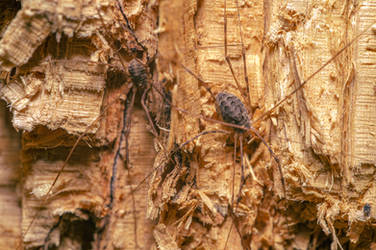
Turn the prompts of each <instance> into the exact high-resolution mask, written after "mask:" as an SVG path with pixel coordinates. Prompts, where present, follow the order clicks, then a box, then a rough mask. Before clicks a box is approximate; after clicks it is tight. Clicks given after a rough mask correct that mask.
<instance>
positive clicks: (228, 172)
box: [0, 0, 376, 249]
mask: <svg viewBox="0 0 376 250" xmlns="http://www.w3.org/2000/svg"><path fill="white" fill-rule="evenodd" d="M122 4H123V5H124V6H125V8H124V9H125V13H126V14H127V16H128V18H129V20H130V23H131V25H132V26H133V27H134V28H135V33H136V36H137V38H138V40H139V41H140V42H142V44H144V45H145V47H146V48H147V50H148V52H149V57H150V58H152V57H153V56H154V55H155V54H156V50H157V43H156V34H158V35H159V42H158V57H157V58H158V60H157V68H158V74H159V75H158V78H159V81H160V82H163V83H167V87H169V88H170V90H171V93H172V103H173V106H172V107H171V123H170V128H169V137H168V140H167V143H166V145H164V146H162V147H159V149H162V150H161V151H160V152H159V153H158V155H157V156H156V157H155V156H154V140H153V137H152V136H151V134H150V130H149V128H148V125H147V124H148V122H147V119H146V118H145V113H144V112H143V111H142V108H141V106H140V104H139V99H140V96H139V94H137V95H136V99H137V100H136V103H137V104H136V106H135V107H134V109H133V114H132V124H131V130H130V137H129V143H130V145H129V155H130V159H129V162H125V158H126V157H125V155H126V152H125V148H124V143H123V144H122V145H120V151H119V152H120V155H121V156H122V157H120V158H119V160H118V164H117V171H118V172H117V173H116V178H115V179H116V181H115V182H114V183H115V189H114V190H115V191H114V192H113V193H112V195H113V197H114V201H113V203H112V204H110V195H111V191H110V182H111V176H112V175H113V172H112V171H113V169H114V168H113V165H114V164H113V163H114V161H115V157H116V152H117V150H118V148H119V140H120V138H121V130H122V127H123V124H122V123H123V121H122V116H123V109H124V103H125V102H126V101H127V98H129V96H130V95H128V94H129V93H132V92H131V91H132V90H131V89H130V86H131V80H130V78H129V76H128V72H127V69H126V68H123V65H122V64H124V66H125V67H127V65H128V63H129V61H131V59H133V58H135V57H136V54H135V51H134V50H133V51H132V50H131V49H130V48H133V49H134V48H136V47H137V43H136V42H135V40H134V37H133V36H132V34H131V32H130V31H129V30H128V29H127V28H126V27H125V25H126V24H125V20H124V19H123V18H122V17H121V13H120V12H119V10H118V7H117V2H116V1H100V2H99V3H96V1H81V2H79V3H77V2H71V1H49V2H46V1H24V2H23V6H22V9H21V10H20V11H19V12H18V14H17V16H16V17H15V18H14V19H13V21H12V22H11V24H10V25H9V26H8V31H6V32H5V33H3V32H2V33H1V34H2V37H1V38H2V39H1V40H0V67H1V70H2V71H4V72H10V71H11V70H12V69H15V70H13V71H12V74H9V75H7V74H2V76H3V75H6V77H5V78H4V79H5V80H6V81H5V82H4V84H2V86H1V89H0V92H1V97H2V98H3V99H5V100H7V102H8V105H9V106H10V107H11V108H12V112H13V126H15V127H16V128H17V129H22V130H26V131H28V132H25V133H23V139H22V166H23V168H22V173H23V174H22V175H23V177H22V181H21V183H22V185H23V189H22V190H23V191H22V208H21V209H22V223H21V225H22V226H20V225H18V224H17V223H13V225H14V226H13V227H14V228H13V229H11V230H12V231H13V232H14V234H12V235H13V237H21V236H19V235H21V234H20V233H19V231H21V229H20V227H21V228H22V231H23V236H22V241H23V243H24V247H25V248H31V247H40V246H43V245H45V246H50V247H52V246H53V245H55V246H57V247H59V248H61V249H66V248H76V249H80V248H89V246H91V248H100V249H103V248H106V249H112V248H119V249H135V248H144V249H149V248H152V247H159V248H160V249H178V248H194V249H195V248H202V249H223V248H224V247H225V245H227V249H247V248H250V249H258V248H267V247H272V248H277V249H285V248H288V247H289V248H292V247H295V248H300V249H307V248H309V247H311V248H319V247H320V248H327V247H328V246H329V245H330V246H331V247H332V248H333V249H336V248H338V247H339V246H341V247H344V248H357V247H361V246H362V247H364V246H365V247H366V248H371V247H372V246H374V244H375V243H374V242H375V239H373V238H372V237H373V234H374V227H373V226H372V223H373V222H374V220H375V216H376V215H375V212H374V207H375V205H376V203H375V202H374V200H375V197H374V193H375V190H374V181H373V179H374V175H375V171H374V169H375V165H376V158H375V153H374V152H376V140H375V138H374V135H375V134H376V131H375V130H376V128H375V126H373V124H374V123H375V119H376V108H375V107H376V103H375V102H376V95H375V86H374V82H375V77H376V76H375V74H374V67H375V62H376V55H375V47H376V44H375V43H376V38H375V32H374V31H371V30H370V31H368V32H367V33H366V34H365V35H363V36H361V37H360V39H359V40H357V41H356V42H355V44H354V45H353V46H351V47H349V48H348V49H346V50H345V51H344V52H343V53H342V54H341V55H340V56H339V57H338V58H336V59H335V60H334V61H333V62H331V63H330V64H329V65H328V66H327V67H325V68H324V69H323V70H322V71H320V72H319V73H318V74H317V75H316V76H315V77H314V78H313V79H311V80H310V81H309V82H308V83H307V84H306V86H305V87H304V88H303V90H302V91H298V92H297V93H296V94H294V95H293V97H292V98H291V99H289V100H288V101H286V102H285V103H284V104H283V105H281V107H280V108H278V109H277V110H276V111H275V112H274V113H273V114H272V115H270V116H267V117H266V119H264V120H262V121H259V122H253V126H254V127H255V128H256V129H257V130H258V131H260V133H261V134H262V135H263V137H264V138H265V140H267V141H268V143H269V144H270V145H271V147H272V149H273V151H274V152H275V154H276V155H277V157H278V159H279V161H280V163H281V166H282V169H283V175H284V179H285V182H286V189H287V197H284V192H283V187H282V183H281V181H280V174H279V172H278V168H277V165H276V162H275V161H274V160H273V158H272V157H271V155H270V154H269V152H268V150H267V149H266V147H265V146H264V145H263V144H262V143H260V140H259V139H257V137H255V136H254V135H253V136H251V135H249V136H248V139H250V138H251V137H252V138H253V137H254V139H253V141H252V142H251V143H250V144H246V145H245V146H244V148H245V150H244V155H245V158H246V161H245V162H247V161H249V162H250V165H252V167H251V166H250V165H248V164H245V167H246V172H245V174H247V175H249V177H248V178H247V181H246V183H245V185H244V186H243V187H242V192H241V194H240V197H241V199H240V201H239V203H238V204H236V209H235V208H234V207H235V205H234V200H236V198H237V196H238V193H239V187H240V181H241V168H240V153H239V148H238V149H237V150H238V154H237V160H236V162H235V163H234V159H233V154H234V145H235V144H234V139H233V135H234V133H233V129H232V128H230V127H228V126H226V125H223V124H220V123H216V122H209V121H208V120H207V119H206V118H212V119H218V120H219V119H220V117H219V116H218V114H217V112H216V110H215V103H214V100H213V99H212V97H211V95H210V94H209V93H208V92H207V91H206V90H205V88H203V87H202V85H201V84H200V83H199V82H198V80H197V79H195V77H194V76H192V75H191V74H189V73H188V72H187V71H186V70H184V68H183V67H182V65H184V66H185V67H187V68H188V69H190V70H191V71H192V72H194V73H196V74H197V75H198V76H199V77H201V78H202V79H204V80H205V81H207V84H208V85H209V86H210V88H211V90H212V92H213V93H214V94H216V93H218V92H221V91H227V92H229V93H232V94H235V95H236V96H238V97H239V98H240V99H241V100H242V101H243V103H244V104H245V105H246V107H247V109H248V111H249V112H250V116H251V118H252V121H256V120H257V119H258V118H259V117H260V116H261V115H262V114H263V113H264V112H265V111H266V110H268V109H269V108H271V107H273V106H274V104H275V103H277V102H278V101H279V100H281V99H282V98H284V97H285V96H286V95H287V94H288V93H290V92H291V91H292V90H293V89H294V88H296V87H297V86H298V85H299V84H301V83H302V82H303V80H304V79H307V77H309V76H310V75H311V74H312V73H313V72H314V71H315V70H316V69H318V68H319V67H320V66H322V65H323V64H324V63H325V62H326V61H327V60H329V59H330V58H331V57H332V56H333V55H334V54H335V52H337V51H338V50H340V49H341V48H342V47H343V46H345V45H346V44H347V43H349V42H350V41H351V39H352V38H353V37H355V36H356V34H359V33H360V32H361V31H363V30H364V29H365V28H366V27H367V26H368V25H369V24H371V23H373V22H375V21H376V10H375V8H376V6H375V5H374V4H373V3H372V2H369V1H368V2H367V1H360V2H356V3H352V2H351V3H349V2H345V3H343V2H342V1H331V2H325V1H316V0H312V1H289V2H288V3H286V1H263V2H260V1H239V8H237V6H236V1H230V0H228V1H226V16H227V25H228V27H227V42H228V55H229V58H230V60H231V62H232V64H233V67H234V72H235V76H236V78H237V80H238V81H239V83H240V88H239V86H238V85H237V84H236V83H235V80H234V78H233V76H232V74H231V71H230V69H229V67H228V65H227V63H226V60H225V58H224V6H225V5H224V1H223V0H216V1H209V0H204V1H180V0H179V1H162V0H161V1H160V2H159V5H157V4H158V3H157V2H154V1H151V2H148V1H143V0H139V1H132V2H124V3H122ZM157 7H159V9H160V10H159V21H158V23H159V27H158V28H157V27H156V16H157ZM238 10H239V11H240V25H239V23H238V19H237V15H238V14H237V11H238ZM99 13H100V14H99ZM240 27H241V30H242V32H243V36H244V41H243V42H244V48H245V55H246V62H247V71H248V78H249V86H248V89H249V92H247V86H246V83H245V80H244V74H243V65H244V64H243V61H242V56H241V51H242V47H241V39H240V38H241V37H240ZM25 38H27V39H25ZM113 39H115V40H116V42H115V41H114V40H113ZM141 53H144V52H141ZM119 57H120V59H119ZM142 61H143V62H144V63H145V62H146V59H145V54H144V56H143V58H142ZM150 70H151V71H153V66H152V67H150ZM154 77H155V78H156V76H155V75H154ZM155 78H154V79H155ZM153 94H154V95H156V96H158V94H156V93H153ZM128 100H129V99H128ZM153 100H154V99H153ZM165 107H168V104H166V103H164V101H163V99H162V98H160V97H159V102H156V101H155V100H154V103H152V105H151V106H150V108H151V109H153V111H154V112H155V113H156V112H157V111H158V110H159V109H161V108H165ZM177 107H178V108H177ZM182 109H184V111H182ZM161 114H163V111H162V113H161ZM159 115H160V114H159ZM159 115H158V116H159ZM93 121H95V122H93ZM97 121H98V122H97ZM167 124H168V122H167ZM90 125H92V126H90ZM160 125H161V124H160ZM161 127H162V128H161V130H163V129H165V128H167V129H168V125H166V124H164V125H161ZM212 130H226V131H228V132H229V134H223V133H216V134H206V135H203V136H202V137H200V138H198V139H196V140H194V141H192V142H190V143H188V144H187V145H185V146H184V147H183V148H179V147H178V145H181V144H182V143H184V142H187V140H189V139H191V138H193V137H194V136H196V135H197V134H198V133H200V132H202V131H212ZM82 133H85V134H86V133H87V135H86V136H85V137H84V138H83V140H82V141H81V142H80V143H79V145H78V147H77V148H76V150H75V151H74V153H73V155H72V159H70V161H69V162H68V163H67V164H66V168H65V170H64V171H63V172H62V174H61V176H60V177H59V179H58V181H57V183H56V184H55V185H54V187H53V188H52V190H51V194H49V195H48V196H46V193H47V191H48V189H49V187H50V185H51V183H52V182H53V180H54V178H55V177H56V174H57V172H58V171H59V169H60V167H61V165H63V164H65V163H64V161H65V160H66V157H67V154H68V153H69V150H70V149H71V148H72V146H73V145H74V143H75V141H76V139H77V135H80V134H82ZM7 140H8V139H7ZM161 141H162V140H161V139H160V140H159V142H158V143H157V145H158V144H160V143H161ZM13 143H14V144H12V145H16V142H15V141H14V142H13ZM3 145H4V143H3V144H2V145H1V146H3ZM11 148H13V147H9V149H11ZM12 152H14V150H13V151H12ZM11 158H12V159H15V158H13V156H11ZM0 159H3V158H0ZM153 161H154V169H155V171H154V172H153V173H151V170H152V163H153ZM11 165H12V174H11V175H12V176H14V173H15V172H14V171H16V170H14V168H13V165H14V162H13V163H12V164H9V166H11ZM251 168H252V169H253V172H254V176H253V175H252V172H251V170H250V169H251ZM8 169H10V168H8ZM234 169H235V180H234V179H233V171H234ZM128 171H129V172H128ZM1 173H2V172H1ZM4 173H5V174H0V177H1V178H3V177H4V176H5V177H7V176H8V175H9V174H7V173H8V172H4ZM150 173H151V175H152V178H151V182H150V187H149V189H148V187H147V186H146V185H143V186H141V187H140V188H138V183H140V182H141V181H142V180H143V179H144V177H145V176H148V175H149V174H150ZM5 177H4V178H3V179H4V180H5V179H7V178H5ZM10 180H11V181H10V183H11V187H12V188H11V190H7V194H8V196H7V197H9V194H10V193H12V192H14V185H15V184H14V181H13V180H14V177H13V178H11V179H10ZM234 181H235V183H234ZM4 183H9V182H8V179H7V181H4ZM233 183H234V184H233ZM6 185H8V184H6ZM136 187H137V188H138V189H137V190H135V188H136ZM233 187H234V188H235V190H233ZM147 191H148V198H147V197H146V196H147V195H146V192H147ZM131 193H134V197H132V195H131ZM233 196H235V198H233ZM13 197H15V196H13ZM133 200H134V202H133ZM16 205H17V204H16V201H15V200H14V198H13V199H12V202H9V206H10V207H12V208H14V210H12V214H9V217H8V215H5V216H4V218H6V220H4V221H3V224H2V225H4V228H5V227H8V226H9V224H7V223H8V222H9V220H7V219H9V218H16V214H17V208H16ZM146 206H147V208H146ZM364 208H366V210H365V211H364ZM368 208H370V211H369V214H368V211H367V210H368ZM35 214H37V217H36V219H35V220H34V221H33V223H32V224H31V221H32V220H33V218H34V217H35ZM146 214H147V215H148V217H149V218H150V219H152V220H153V222H154V223H152V222H151V221H150V220H148V219H146ZM11 216H12V217H11ZM18 218H19V217H18ZM14 220H16V219H14ZM286 223H288V224H289V226H287V225H286ZM30 225H31V226H30ZM155 225H156V226H155ZM234 225H235V226H234ZM29 226H30V229H27V228H28V227H29ZM26 231H27V232H26ZM230 231H231V232H230ZM82 232H85V233H84V234H82ZM369 235H372V236H369ZM153 238H154V239H153ZM154 241H155V243H154ZM227 241H228V242H227ZM154 245H155V246H154Z"/></svg>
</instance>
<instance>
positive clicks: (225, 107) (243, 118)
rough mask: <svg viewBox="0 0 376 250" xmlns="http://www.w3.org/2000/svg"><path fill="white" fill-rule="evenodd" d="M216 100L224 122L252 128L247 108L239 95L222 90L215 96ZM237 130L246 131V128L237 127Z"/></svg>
mask: <svg viewBox="0 0 376 250" xmlns="http://www.w3.org/2000/svg"><path fill="white" fill-rule="evenodd" d="M215 100H216V106H217V112H219V114H220V116H221V117H222V120H223V121H224V122H227V123H231V124H235V125H239V126H243V127H246V128H248V129H249V128H250V126H251V123H250V120H249V117H248V112H247V109H246V108H245V106H244V104H243V103H242V102H241V101H240V99H239V98H238V97H237V96H235V95H233V94H229V93H226V92H220V93H218V94H217V96H216V97H215ZM235 130H236V131H238V132H244V130H242V129H238V128H235Z"/></svg>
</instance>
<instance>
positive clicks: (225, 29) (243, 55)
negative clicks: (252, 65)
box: [223, 0, 249, 107]
mask: <svg viewBox="0 0 376 250" xmlns="http://www.w3.org/2000/svg"><path fill="white" fill-rule="evenodd" d="M223 5H224V8H223V9H224V11H223V22H224V25H223V26H224V42H225V60H226V62H227V65H228V67H229V68H230V71H231V74H232V77H233V78H234V81H235V83H236V86H237V87H238V89H239V90H241V86H240V83H239V81H238V79H237V78H236V76H235V71H234V68H233V67H232V63H231V60H230V57H229V55H228V51H227V5H226V0H224V4H223ZM236 7H237V11H238V23H239V28H240V41H241V45H242V58H243V70H244V77H245V78H244V79H245V82H246V85H247V94H248V93H249V90H248V88H249V87H248V76H247V66H246V64H245V61H246V60H245V48H244V43H243V32H242V29H241V24H240V11H239V3H238V1H236ZM240 92H241V95H242V97H243V99H244V100H245V101H246V102H247V104H248V107H249V98H247V95H245V94H244V93H243V91H240Z"/></svg>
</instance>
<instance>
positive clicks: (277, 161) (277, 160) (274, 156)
mask: <svg viewBox="0 0 376 250" xmlns="http://www.w3.org/2000/svg"><path fill="white" fill-rule="evenodd" d="M250 130H251V131H252V132H253V133H255V134H256V136H257V137H258V138H260V140H261V141H262V143H263V144H264V145H265V146H266V147H267V148H268V150H269V152H270V155H271V156H272V157H273V159H274V160H275V162H276V163H277V166H278V170H279V174H280V177H281V183H282V188H283V195H284V197H285V198H286V197H287V196H286V186H285V179H284V178H283V173H282V167H281V164H280V162H279V159H278V157H277V156H276V155H275V153H274V151H273V150H272V149H271V148H270V146H269V145H268V143H267V142H266V141H265V139H264V138H263V137H262V136H261V135H260V133H259V132H258V131H257V130H256V129H255V128H253V127H251V128H250Z"/></svg>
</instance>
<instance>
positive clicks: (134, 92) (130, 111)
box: [125, 87, 139, 249]
mask: <svg viewBox="0 0 376 250" xmlns="http://www.w3.org/2000/svg"><path fill="white" fill-rule="evenodd" d="M132 90H133V93H132V99H131V103H130V107H129V109H128V110H129V111H128V118H127V124H126V130H125V155H126V169H127V178H128V182H129V189H130V194H131V197H132V209H133V220H134V224H133V225H134V227H133V231H134V232H133V233H134V242H135V245H136V249H138V248H139V246H138V240H137V214H136V200H135V197H134V192H133V188H132V182H131V173H130V172H131V168H130V165H129V134H130V131H131V122H132V119H131V114H132V110H133V106H134V99H135V96H136V92H137V91H136V87H134V88H133V89H132Z"/></svg>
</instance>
